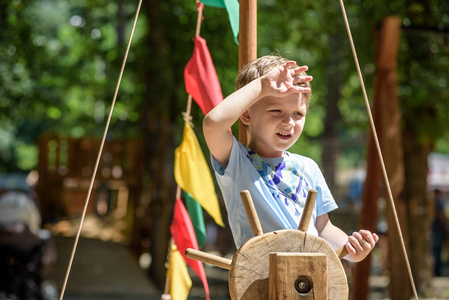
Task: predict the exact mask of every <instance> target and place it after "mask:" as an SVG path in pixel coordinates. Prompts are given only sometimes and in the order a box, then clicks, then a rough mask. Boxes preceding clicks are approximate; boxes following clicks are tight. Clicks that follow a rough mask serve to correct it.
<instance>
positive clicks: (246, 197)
mask: <svg viewBox="0 0 449 300" xmlns="http://www.w3.org/2000/svg"><path fill="white" fill-rule="evenodd" d="M240 197H241V198H242V201H243V206H244V207H245V211H246V215H247V216H248V221H249V224H250V225H251V229H252V230H253V233H254V235H255V236H259V235H262V234H263V231H262V226H261V225H260V221H259V217H258V216H257V212H256V208H255V207H254V203H253V199H252V198H251V194H250V193H249V191H248V190H244V191H241V192H240Z"/></svg>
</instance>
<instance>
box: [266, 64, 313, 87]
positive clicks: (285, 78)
mask: <svg viewBox="0 0 449 300" xmlns="http://www.w3.org/2000/svg"><path fill="white" fill-rule="evenodd" d="M295 65H296V62H294V61H288V62H287V63H285V64H284V65H282V66H280V67H278V68H275V69H273V70H271V71H270V72H268V73H267V74H266V75H264V76H262V77H261V81H262V93H263V94H264V95H265V96H285V95H288V94H291V93H310V91H311V89H310V88H309V87H305V86H304V84H303V83H304V82H307V81H312V79H313V77H312V76H304V75H301V74H304V72H305V71H307V70H308V69H309V68H308V67H307V66H301V67H294V66H295Z"/></svg>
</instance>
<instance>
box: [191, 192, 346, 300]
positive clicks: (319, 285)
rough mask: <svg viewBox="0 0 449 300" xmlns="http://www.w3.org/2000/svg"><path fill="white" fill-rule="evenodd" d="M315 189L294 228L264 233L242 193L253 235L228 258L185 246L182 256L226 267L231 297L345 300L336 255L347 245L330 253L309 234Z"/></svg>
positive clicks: (237, 299) (343, 253) (247, 196)
mask: <svg viewBox="0 0 449 300" xmlns="http://www.w3.org/2000/svg"><path fill="white" fill-rule="evenodd" d="M316 195H317V192H316V191H315V190H311V191H310V192H309V194H308V195H307V200H306V205H305V207H304V212H303V215H302V216H301V221H300V223H299V227H298V230H293V229H283V230H278V231H273V232H269V233H263V232H262V227H261V225H260V222H259V219H258V217H257V214H256V210H255V207H254V204H253V202H252V199H251V195H250V194H249V192H248V191H243V192H242V193H241V197H242V200H243V204H244V206H245V210H246V213H247V215H248V219H249V222H250V224H251V228H252V230H253V233H254V235H255V236H254V237H253V238H251V239H249V240H247V241H246V242H245V243H243V245H242V246H241V247H240V248H239V249H238V250H237V252H236V253H235V254H234V256H233V258H232V260H230V259H226V258H222V257H220V256H215V255H212V254H208V253H205V252H202V251H198V250H194V249H187V250H186V256H187V257H189V258H193V259H196V260H200V261H202V262H205V263H209V264H212V265H215V266H217V267H220V268H223V269H227V270H229V283H228V284H229V293H230V295H231V299H233V300H240V299H242V300H250V299H270V300H275V299H315V300H326V299H332V300H343V299H344V300H347V299H348V293H349V290H348V283H347V278H346V274H345V271H344V269H343V266H342V264H341V262H340V258H342V257H344V256H346V255H347V254H348V253H347V251H346V248H345V247H344V246H343V247H342V248H340V249H338V250H337V251H334V250H333V249H332V247H331V246H330V245H329V244H328V243H327V242H326V241H325V240H324V239H322V238H319V237H317V236H314V235H310V234H307V233H306V232H307V228H308V225H309V221H310V218H311V215H312V211H313V207H314V206H315V200H316Z"/></svg>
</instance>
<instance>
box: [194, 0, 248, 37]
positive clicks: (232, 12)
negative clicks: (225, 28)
mask: <svg viewBox="0 0 449 300" xmlns="http://www.w3.org/2000/svg"><path fill="white" fill-rule="evenodd" d="M201 2H202V3H203V4H204V5H209V6H213V7H219V8H226V10H227V11H228V15H229V21H230V23H231V29H232V33H233V34H234V40H235V42H236V43H237V45H238V38H237V37H238V35H239V2H238V1H237V0H201Z"/></svg>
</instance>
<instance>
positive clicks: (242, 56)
mask: <svg viewBox="0 0 449 300" xmlns="http://www.w3.org/2000/svg"><path fill="white" fill-rule="evenodd" d="M239 22H240V29H239V70H240V69H242V67H244V66H245V65H247V64H248V63H250V62H252V61H253V60H255V59H256V58H257V0H241V1H240V21H239ZM239 141H240V143H242V144H244V145H247V144H248V135H247V131H246V128H245V126H244V124H243V123H242V122H241V121H240V120H239Z"/></svg>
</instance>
